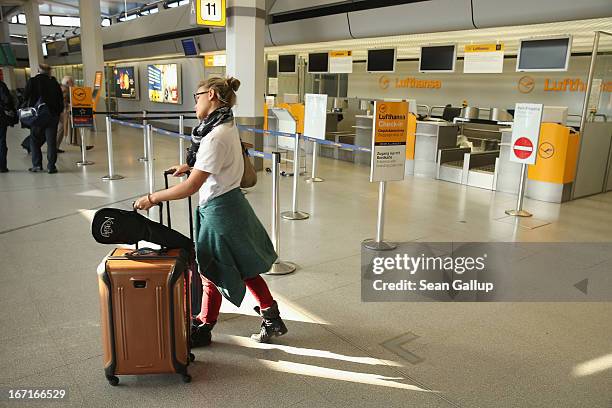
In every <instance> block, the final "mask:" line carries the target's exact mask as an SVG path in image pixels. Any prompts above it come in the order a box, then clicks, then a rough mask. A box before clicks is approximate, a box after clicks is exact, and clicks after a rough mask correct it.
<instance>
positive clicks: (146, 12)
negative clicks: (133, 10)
mask: <svg viewBox="0 0 612 408" xmlns="http://www.w3.org/2000/svg"><path fill="white" fill-rule="evenodd" d="M149 13H150V11H149V10H142V11H141V12H140V13H139V14H140V15H141V16H148V15H149Z"/></svg>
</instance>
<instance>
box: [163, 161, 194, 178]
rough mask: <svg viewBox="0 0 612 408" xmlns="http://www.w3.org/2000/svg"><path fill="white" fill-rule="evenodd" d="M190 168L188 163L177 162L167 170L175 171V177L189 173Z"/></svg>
mask: <svg viewBox="0 0 612 408" xmlns="http://www.w3.org/2000/svg"><path fill="white" fill-rule="evenodd" d="M189 170H191V168H190V167H189V165H188V164H177V165H175V166H172V167H170V168H169V169H167V170H166V171H173V172H174V173H172V175H173V176H174V177H181V176H182V175H184V174H185V173H187V172H188V171H189Z"/></svg>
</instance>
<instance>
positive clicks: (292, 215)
mask: <svg viewBox="0 0 612 408" xmlns="http://www.w3.org/2000/svg"><path fill="white" fill-rule="evenodd" d="M294 136H295V143H294V148H293V200H292V206H291V211H284V212H283V213H282V214H281V215H282V217H283V218H284V219H286V220H305V219H307V218H308V217H310V215H308V213H306V212H303V211H299V210H298V181H299V178H300V136H299V134H298V133H296V134H295V135H294Z"/></svg>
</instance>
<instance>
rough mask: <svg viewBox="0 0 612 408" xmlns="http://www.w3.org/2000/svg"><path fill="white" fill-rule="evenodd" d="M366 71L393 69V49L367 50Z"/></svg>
mask: <svg viewBox="0 0 612 408" xmlns="http://www.w3.org/2000/svg"><path fill="white" fill-rule="evenodd" d="M367 71H368V72H393V71H395V49H394V48H389V49H384V50H368V68H367Z"/></svg>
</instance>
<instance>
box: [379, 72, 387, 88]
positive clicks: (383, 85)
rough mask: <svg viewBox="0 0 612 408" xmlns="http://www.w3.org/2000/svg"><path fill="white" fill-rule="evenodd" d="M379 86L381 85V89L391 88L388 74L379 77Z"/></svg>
mask: <svg viewBox="0 0 612 408" xmlns="http://www.w3.org/2000/svg"><path fill="white" fill-rule="evenodd" d="M378 86H379V87H380V89H387V88H389V78H387V77H386V76H384V75H383V76H381V77H380V78H379V79H378Z"/></svg>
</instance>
